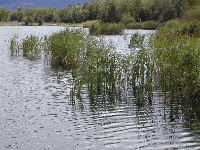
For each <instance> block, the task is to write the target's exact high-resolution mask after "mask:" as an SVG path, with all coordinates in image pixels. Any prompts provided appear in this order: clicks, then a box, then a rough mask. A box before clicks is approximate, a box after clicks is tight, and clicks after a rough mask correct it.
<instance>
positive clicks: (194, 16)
mask: <svg viewBox="0 0 200 150" xmlns="http://www.w3.org/2000/svg"><path fill="white" fill-rule="evenodd" d="M183 18H184V19H185V20H188V21H200V5H198V6H195V7H193V8H191V9H189V10H188V11H185V12H184V14H183Z"/></svg>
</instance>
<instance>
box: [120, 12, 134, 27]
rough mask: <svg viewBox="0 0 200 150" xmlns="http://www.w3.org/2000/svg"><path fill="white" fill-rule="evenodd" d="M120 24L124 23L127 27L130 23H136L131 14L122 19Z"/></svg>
mask: <svg viewBox="0 0 200 150" xmlns="http://www.w3.org/2000/svg"><path fill="white" fill-rule="evenodd" d="M120 23H123V24H125V25H127V24H129V23H135V19H134V18H133V17H132V16H131V15H130V14H126V15H124V16H123V17H122V19H121V20H120Z"/></svg>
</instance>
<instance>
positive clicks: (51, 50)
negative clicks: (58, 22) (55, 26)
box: [44, 29, 85, 68]
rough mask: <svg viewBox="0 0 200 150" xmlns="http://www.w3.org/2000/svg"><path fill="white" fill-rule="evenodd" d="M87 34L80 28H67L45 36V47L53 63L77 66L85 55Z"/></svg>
mask: <svg viewBox="0 0 200 150" xmlns="http://www.w3.org/2000/svg"><path fill="white" fill-rule="evenodd" d="M84 42H85V34H84V33H83V32H82V31H81V30H80V29H76V30H75V29H74V30H70V29H65V30H63V31H61V32H59V33H54V34H52V35H51V36H49V37H46V38H45V41H44V49H45V54H46V56H47V57H49V58H50V61H51V64H52V65H57V66H58V65H61V66H65V67H71V68H72V67H75V66H76V65H77V64H78V63H79V62H80V61H81V59H82V58H83V57H84V55H82V53H84V51H83V50H84V45H85V44H84Z"/></svg>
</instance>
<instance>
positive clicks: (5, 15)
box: [0, 7, 10, 22]
mask: <svg viewBox="0 0 200 150" xmlns="http://www.w3.org/2000/svg"><path fill="white" fill-rule="evenodd" d="M9 20H10V11H9V10H7V9H6V8H5V7H2V8H0V21H5V22H7V21H9Z"/></svg>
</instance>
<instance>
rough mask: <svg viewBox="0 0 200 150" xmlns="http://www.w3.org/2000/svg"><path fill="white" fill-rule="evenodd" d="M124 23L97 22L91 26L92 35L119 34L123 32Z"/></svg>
mask: <svg viewBox="0 0 200 150" xmlns="http://www.w3.org/2000/svg"><path fill="white" fill-rule="evenodd" d="M123 29H124V27H123V25H122V24H114V23H113V24H110V23H103V22H97V23H94V24H93V25H92V26H91V27H90V29H89V30H90V34H91V35H117V34H122V32H123Z"/></svg>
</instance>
